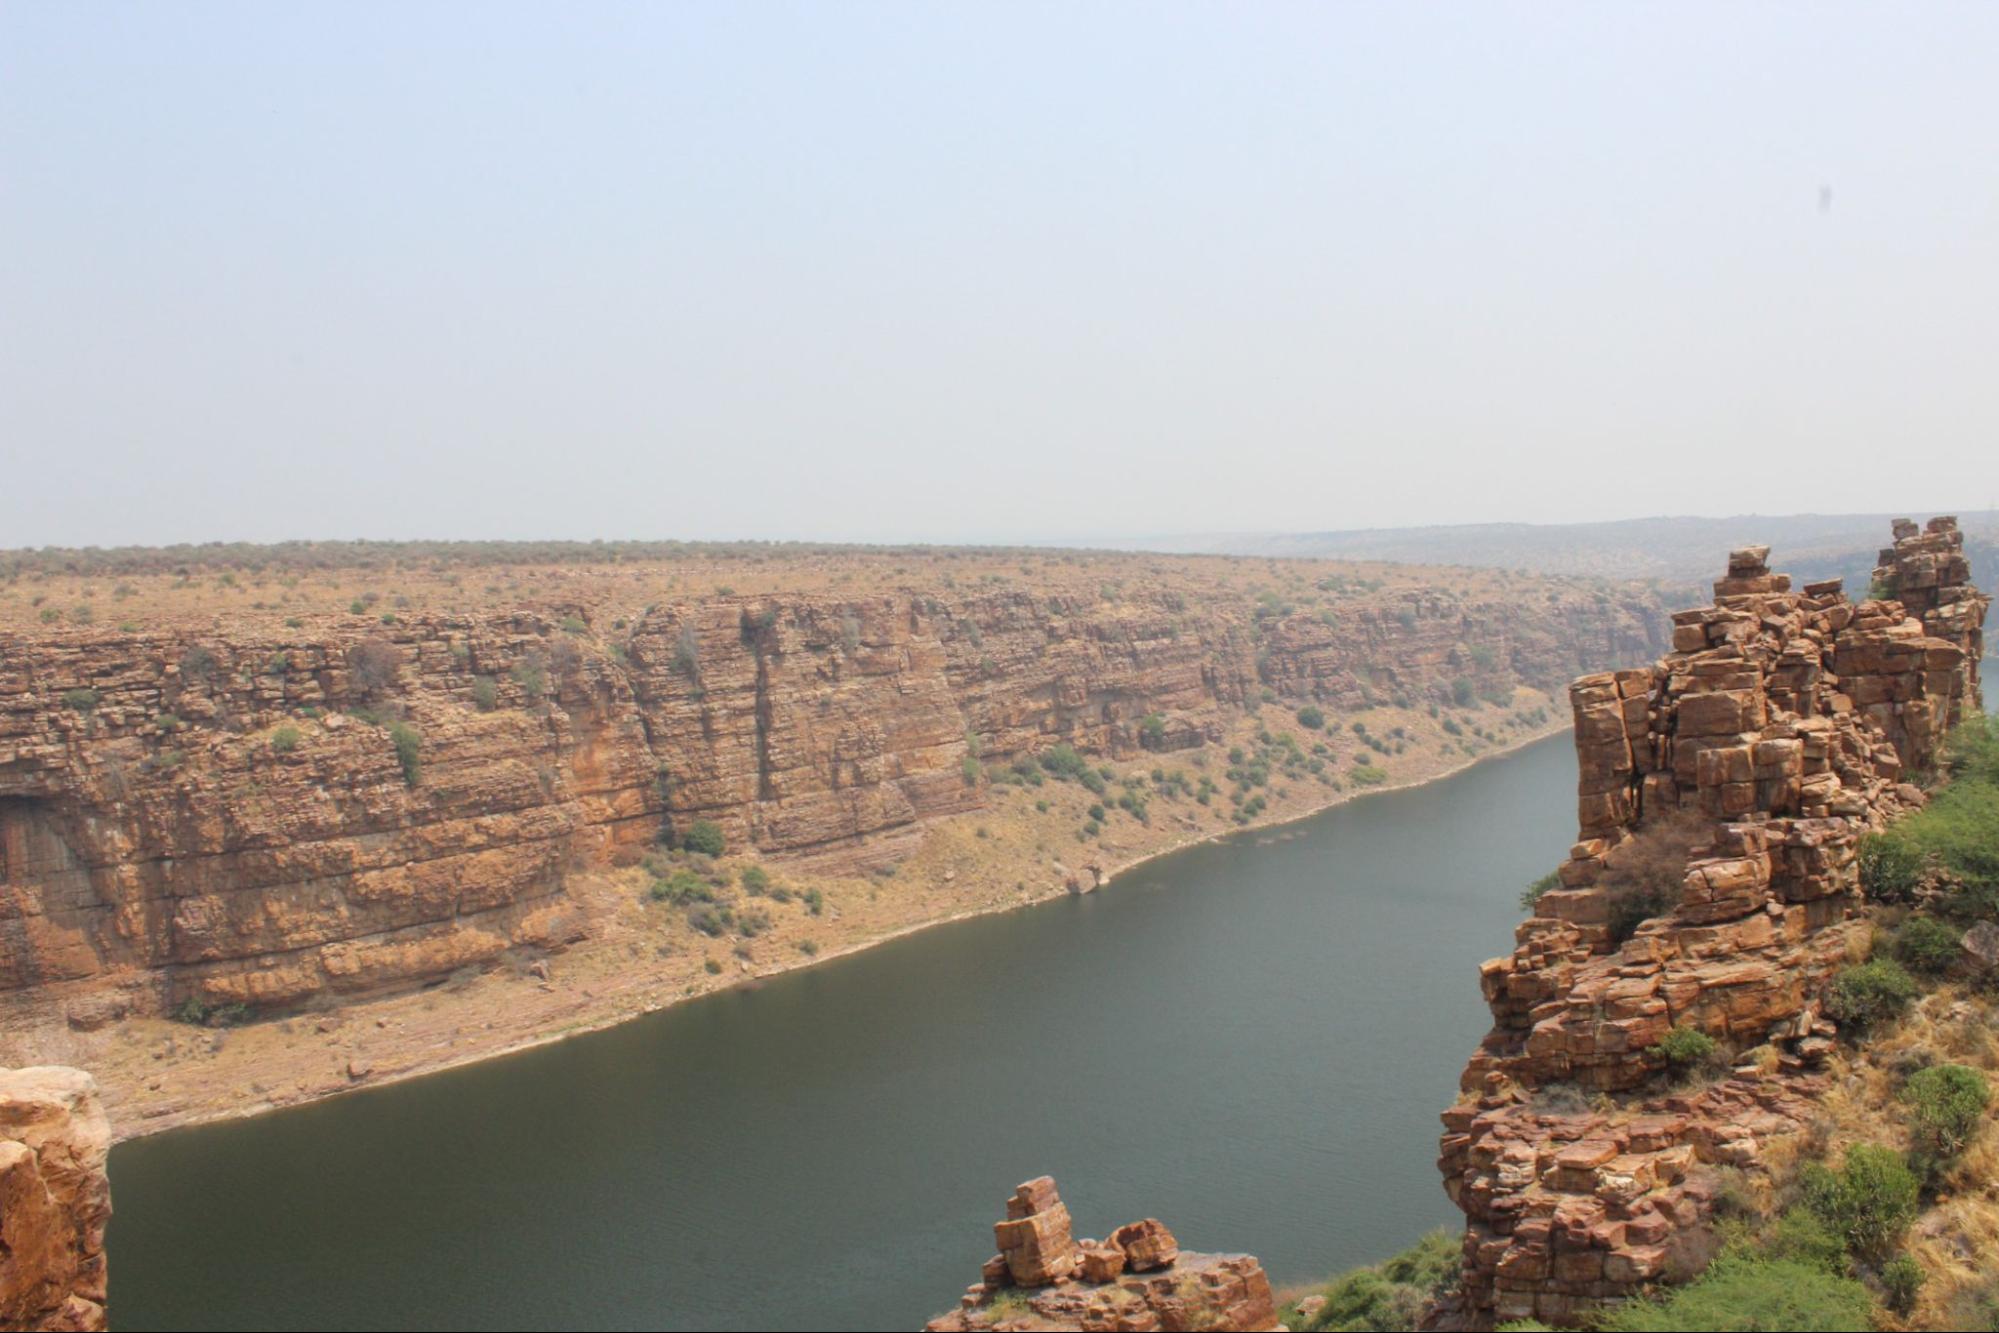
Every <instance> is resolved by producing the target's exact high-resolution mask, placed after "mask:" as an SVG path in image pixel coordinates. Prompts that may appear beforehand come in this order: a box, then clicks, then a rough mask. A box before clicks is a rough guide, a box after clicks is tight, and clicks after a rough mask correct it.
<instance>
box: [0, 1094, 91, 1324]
mask: <svg viewBox="0 0 1999 1333" xmlns="http://www.w3.org/2000/svg"><path fill="white" fill-rule="evenodd" d="M110 1147H111V1127H110V1124H109V1123H108V1122H107V1121H106V1120H105V1117H104V1111H103V1109H102V1108H101V1107H100V1106H99V1105H98V1102H97V1088H96V1085H95V1084H94V1083H92V1082H91V1080H90V1076H89V1075H87V1074H84V1073H82V1072H81V1071H79V1070H75V1069H62V1068H57V1067H55V1066H45V1067H41V1068H35V1069H0V1328H18V1329H101V1328H103V1327H104V1301H105V1281H104V1278H105V1273H104V1227H105V1224H106V1223H107V1222H108V1221H109V1220H110V1218H111V1187H110V1185H109V1184H108V1183H107V1182H106V1180H105V1176H104V1156H105V1153H106V1152H108V1151H109V1149H110Z"/></svg>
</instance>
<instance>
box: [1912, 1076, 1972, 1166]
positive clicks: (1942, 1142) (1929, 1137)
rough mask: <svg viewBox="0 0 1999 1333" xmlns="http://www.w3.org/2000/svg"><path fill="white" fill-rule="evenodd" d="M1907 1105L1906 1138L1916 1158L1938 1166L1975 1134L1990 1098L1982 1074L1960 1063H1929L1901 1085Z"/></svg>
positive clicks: (1959, 1152)
mask: <svg viewBox="0 0 1999 1333" xmlns="http://www.w3.org/2000/svg"><path fill="white" fill-rule="evenodd" d="M1902 1100H1903V1101H1904V1102H1906V1103H1908V1106H1909V1141H1910V1142H1911V1143H1912V1144H1913V1145H1914V1153H1915V1156H1916V1158H1917V1160H1918V1161H1919V1162H1920V1163H1922V1164H1923V1165H1925V1166H1928V1167H1930V1168H1931V1169H1932V1172H1933V1171H1934V1170H1935V1169H1939V1168H1941V1167H1942V1166H1944V1165H1946V1164H1948V1163H1949V1162H1951V1161H1953V1160H1955V1159H1956V1158H1957V1156H1958V1155H1959V1154H1961V1153H1962V1152H1963V1151H1964V1150H1965V1149H1966V1148H1968V1147H1970V1146H1971V1141H1972V1139H1973V1138H1975V1137H1977V1134H1978V1129H1979V1125H1980V1123H1981V1122H1982V1121H1983V1120H1984V1118H1985V1107H1986V1105H1987V1104H1988V1103H1989V1102H1990V1101H1991V1100H1992V1089H1991V1086H1990V1085H1989V1084H1988V1083H1987V1082H1986V1081H1985V1075H1984V1074H1982V1073H1980V1072H1979V1071H1978V1070H1976V1069H1970V1068H1967V1067H1966V1066H1964V1065H1931V1066H1930V1067H1929V1068H1928V1069H1919V1070H1917V1071H1916V1072H1915V1073H1913V1074H1911V1075H1909V1081H1908V1082H1907V1083H1905V1084H1903V1085H1902Z"/></svg>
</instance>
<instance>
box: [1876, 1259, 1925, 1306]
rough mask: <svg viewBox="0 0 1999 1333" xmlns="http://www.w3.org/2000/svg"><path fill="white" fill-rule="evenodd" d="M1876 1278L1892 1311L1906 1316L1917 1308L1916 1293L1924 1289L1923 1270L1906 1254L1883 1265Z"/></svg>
mask: <svg viewBox="0 0 1999 1333" xmlns="http://www.w3.org/2000/svg"><path fill="white" fill-rule="evenodd" d="M1875 1276H1876V1277H1877V1278H1879V1279H1880V1282H1881V1294H1882V1297H1883V1299H1884V1300H1885V1301H1886V1303H1887V1306H1888V1308H1889V1309H1890V1310H1892V1311H1894V1312H1895V1313H1896V1314H1898V1315H1906V1314H1908V1313H1909V1311H1911V1310H1913V1309H1915V1308H1916V1293H1917V1292H1919V1291H1921V1290H1922V1287H1923V1268H1922V1265H1921V1264H1918V1263H1917V1262H1916V1261H1915V1260H1914V1259H1911V1258H1910V1257H1909V1256H1908V1255H1906V1254H1898V1255H1896V1256H1895V1257H1894V1258H1893V1259H1890V1260H1889V1261H1888V1262H1887V1263H1885V1264H1882V1265H1881V1270H1880V1272H1878V1273H1876V1274H1875Z"/></svg>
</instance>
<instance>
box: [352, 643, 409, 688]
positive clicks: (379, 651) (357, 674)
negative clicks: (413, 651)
mask: <svg viewBox="0 0 1999 1333" xmlns="http://www.w3.org/2000/svg"><path fill="white" fill-rule="evenodd" d="M402 665H403V654H402V650H401V649H400V648H398V647H396V645H395V644H393V643H391V642H389V641H388V640H387V639H384V638H382V637H381V636H379V635H376V636H374V637H371V638H366V639H363V640H361V642H359V643H357V644H355V645H354V646H353V647H352V648H349V649H348V650H347V670H348V672H349V673H350V674H351V675H352V676H353V677H354V685H355V688H357V689H359V690H360V691H361V692H362V693H363V694H370V695H374V694H380V693H381V692H382V691H384V690H386V689H388V688H389V687H390V686H391V685H393V684H395V683H396V673H397V672H398V671H400V670H402Z"/></svg>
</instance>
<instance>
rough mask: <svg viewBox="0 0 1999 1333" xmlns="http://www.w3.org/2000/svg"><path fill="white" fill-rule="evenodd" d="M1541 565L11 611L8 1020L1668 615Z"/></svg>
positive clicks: (460, 933)
mask: <svg viewBox="0 0 1999 1333" xmlns="http://www.w3.org/2000/svg"><path fill="white" fill-rule="evenodd" d="M1527 587H1528V588H1529V589H1530V590H1531V594H1532V599H1531V600H1530V601H1528V602H1527V603H1526V604H1524V605H1511V604H1508V603H1507V602H1505V601H1502V600H1498V599H1494V600H1490V601H1478V602H1470V601H1466V600H1464V599H1462V598H1459V597H1455V596H1452V595H1451V594H1449V593H1446V592H1443V591H1437V592H1425V593H1423V594H1421V595H1415V594H1408V593H1397V594H1394V595H1389V594H1382V595H1380V596H1378V597H1371V596H1368V595H1363V594H1356V595H1354V596H1352V597H1349V598H1346V599H1345V600H1343V601H1342V602H1341V603H1340V609H1339V610H1338V611H1336V612H1335V611H1332V610H1328V611H1325V612H1323V613H1321V614H1319V615H1312V616H1307V615H1303V614H1288V613H1286V612H1285V611H1284V609H1283V608H1282V607H1271V606H1263V605H1257V604H1251V603H1243V604H1230V605H1218V604H1212V603H1210V604H1205V605H1196V604H1193V603H1192V602H1190V600H1189V599H1188V597H1186V596H1185V595H1184V594H1183V593H1182V592H1180V591H1178V590H1177V589H1176V588H1175V587H1173V586H1172V585H1171V584H1170V583H1158V584H1153V585H1149V586H1145V587H1140V586H1136V585H1127V586H1125V587H1124V588H1123V589H1122V590H1121V591H1119V592H1118V594H1117V596H1116V597H1115V598H1112V597H1109V596H1108V595H1106V596H1099V595H1098V594H1097V593H1096V592H1095V590H1094V588H1092V589H1091V590H1090V591H1088V592H1083V591H1075V590H1067V591H1058V592H1056V593H1055V594H1053V595H1031V594H1029V593H1027V592H1015V591H993V592H989V593H979V594H975V595H971V596H965V595H963V594H960V593H952V594H951V595H950V596H948V597H940V596H935V595H927V594H923V593H920V592H904V593H897V594H893V595H880V596H875V597H869V598H837V597H830V596H829V597H793V598H776V597H740V596H733V595H732V596H717V597H715V598H711V599H708V600H705V601H700V602H695V603H687V604H677V605H665V604H662V605H657V606H655V607H653V608H652V609H650V610H649V611H648V612H646V613H645V614H644V615H643V616H641V617H640V618H638V619H637V620H636V621H635V622H633V623H626V622H625V621H624V620H622V619H620V620H616V621H614V622H612V623H601V624H600V623H598V619H599V613H598V611H597V610H596V609H594V608H593V606H592V605H589V604H584V603H577V604H573V605H545V606H541V607H539V608H538V609H536V610H533V611H527V610H523V611H519V612H508V613H504V614H489V615H482V616H477V617H454V616H445V615H430V616H425V615H416V616H414V617H413V618H408V619H403V618H397V617H394V616H390V617H386V618H383V619H384V621H385V622H386V623H378V621H377V620H376V619H374V618H372V617H368V616H361V615H358V614H357V615H354V616H348V617H337V616H322V617H318V618H312V619H293V620H289V621H284V622H279V621H278V619H277V617H276V616H275V615H274V614H267V615H265V616H263V617H261V618H260V617H246V618H244V619H242V620H240V621H235V622H232V627H231V628H229V629H227V630H226V631H224V630H219V629H218V630H201V631H197V630H194V629H192V628H189V627H186V626H181V627H178V628H173V629H158V630H144V629H132V630H120V631H115V632H114V631H108V630H98V629H91V628H68V629H49V630H46V631H42V632H33V633H20V634H0V1017H5V1018H6V1019H8V1021H15V1020H20V1021H24V1022H25V1021H27V1020H28V1019H30V1018H32V1019H33V1020H34V1021H36V1022H37V1023H51V1022H53V1023H56V1024H60V1023H61V1022H62V1021H64V1019H65V1018H66V1019H67V1021H68V1022H69V1023H70V1024H71V1025H73V1026H76V1027H79V1028H92V1027H97V1026H101V1025H103V1024H105V1023H108V1022H111V1021H114V1020H115V1019H117V1018H118V1017H119V1016H120V1015H122V1014H125V1013H134V1012H136V1013H160V1012H165V1011H173V1010H177V1009H180V1008H181V1007H183V1006H185V1005H187V1004H188V1003H189V1002H190V1001H192V1002H193V1003H194V1004H195V1005H197V1006H201V1007H206V1008H211V1009H212V1008H215V1007H218V1006H233V1005H244V1006H248V1007H250V1008H251V1009H265V1008H280V1007H285V1006H292V1005H296V1004H299V1003H301V1002H302V1001H305V1000H307V999H311V998H314V997H319V996H324V995H334V996H341V995H353V994H360V993H366V992H372V991H380V990H383V989H388V988H394V987H399V986H405V985H408V984H411V983H413V982H417V981H422V980H427V979H434V978H440V977H443V976H445V975H447V974H450V973H452V972H453V971H455V970H457V969H460V968H463V967H467V966H471V965H484V964H488V963H490V962H492V961H493V960H494V959H495V958H497V957H498V956H499V955H501V954H502V953H504V952H505V951H507V950H510V949H519V948H525V949H535V950H540V949H555V948H560V947H562V946H563V945H564V944H566V943H569V942H573V941H574V940H576V939H577V938H579V936H581V935H582V934H583V933H585V932H586V931H587V930H588V928H589V924H588V921H587V920H586V918H585V917H584V915H583V913H582V912H581V911H580V910H579V907H578V904H577V902H576V901H575V900H574V899H573V898H572V896H571V895H570V894H569V892H568V891H567V889H566V887H565V884H566V879H567V877H568V876H569V874H570V873H571V872H572V871H574V870H575V869H577V868H579V867H597V866H604V865H607V864H615V863H618V862H620V861H624V860H629V859H634V858H636V857H637V855H638V854H639V853H640V852H641V850H642V849H643V848H645V847H646V846H648V845H649V844H651V843H652V841H653V840H654V839H655V837H656V836H657V835H658V834H659V833H660V832H661V830H662V828H663V827H665V828H678V829H685V828H686V827H687V826H688V825H689V824H690V823H691V822H692V821H694V820H696V819H706V820H713V821H715V822H716V823H718V824H719V825H720V826H721V827H722V829H723V830H724V831H725V833H726V835H727V837H728V839H729V842H730V845H731V846H733V847H738V848H742V847H754V848H755V849H756V850H758V851H759V852H761V853H763V854H765V855H769V856H790V857H805V858H815V859H817V860H819V861H820V862H822V863H824V864H825V865H826V866H828V867H832V868H838V869H841V870H846V871H851V870H855V869H859V868H864V867H867V866H870V865H874V864H878V863H881V862H885V861H891V860H894V859H896V858H898V857H899V856H900V855H902V854H903V853H905V852H906V851H907V850H909V848H910V845H911V843H912V841H913V840H914V839H915V838H916V837H917V836H918V835H919V834H920V832H921V830H922V829H923V828H924V827H925V825H926V823H927V822H928V821H931V820H934V819H937V818H939V817H943V816H948V815H951V814H954V813H958V812H962V811H965V810H969V809H973V808H976V807H977V806H979V805H980V804H981V802H982V801H983V800H984V799H985V793H984V791H983V789H982V788H981V787H980V786H979V785H977V784H976V783H973V782H968V781H967V778H966V764H967V760H968V759H969V758H970V757H971V756H972V754H973V751H974V748H975V747H976V750H977V753H978V754H979V756H980V757H981V758H983V759H984V760H985V761H987V762H992V761H1001V762H1003V761H1005V760H1007V759H1009V758H1012V757H1014V756H1018V755H1023V754H1028V753H1034V752H1038V751H1041V750H1044V749H1045V748H1047V747H1048V746H1050V745H1052V744H1054V743H1055V742H1058V741H1066V742H1068V743H1070V744H1073V745H1075V746H1077V747H1078V748H1080V749H1083V750H1085V751H1087V752H1092V753H1098V754H1104V755H1121V756H1129V755H1133V754H1136V753H1137V752H1139V751H1140V750H1141V749H1143V748H1146V747H1151V748H1155V749H1159V748H1173V747H1183V746H1187V745H1192V744H1197V743H1199V742H1201V741H1202V740H1204V739H1208V738H1211V737H1215V736H1219V735H1221V734H1222V733H1223V731H1224V730H1225V729H1226V726H1227V725H1228V723H1229V722H1230V721H1231V720H1232V719H1233V718H1234V717H1235V716H1236V714H1237V710H1239V709H1240V708H1241V707H1242V705H1243V704H1244V703H1245V701H1247V700H1249V699H1250V698H1251V697H1252V696H1253V695H1260V693H1261V692H1262V691H1264V690H1271V691H1275V692H1277V693H1279V694H1282V695H1288V696H1291V697H1295V698H1299V699H1303V698H1316V699H1320V700H1322V701H1323V702H1325V703H1326V704H1327V705H1328V706H1331V707H1343V706H1348V705H1358V704H1361V703H1363V702H1366V701H1368V700H1371V699H1383V700H1385V699H1388V698H1390V697H1400V698H1405V699H1408V700H1411V701H1420V700H1426V699H1440V700H1448V699H1449V697H1450V695H1451V689H1452V685H1453V683H1454V682H1455V681H1456V679H1457V678H1458V677H1460V676H1467V677H1476V678H1477V680H1478V681H1479V682H1480V684H1481V685H1482V686H1483V685H1486V684H1501V685H1503V684H1505V683H1507V682H1511V681H1513V680H1527V681H1536V682H1541V681H1546V680H1549V679H1553V678H1556V677H1560V676H1565V675H1568V674H1571V673H1572V672H1573V671H1575V670H1577V669H1580V668H1587V667H1592V666H1597V665H1602V664H1604V663H1606V662H1608V661H1614V660H1617V659H1618V658H1620V657H1629V656H1632V655H1635V654H1636V653H1638V652H1642V651H1648V645H1649V644H1650V642H1651V640H1652V638H1653V637H1654V635H1655V633H1656V631H1655V629H1654V627H1653V624H1652V623H1651V620H1650V617H1649V612H1650V606H1649V604H1648V603H1647V602H1646V601H1645V600H1644V598H1643V596H1642V595H1639V594H1632V595H1631V596H1629V597H1626V598H1622V599H1619V598H1612V597H1609V596H1607V595H1604V594H1600V593H1588V592H1583V591H1581V590H1577V589H1575V588H1573V587H1570V588H1548V587H1544V586H1543V585H1541V584H1536V583H1530V584H1528V585H1527ZM939 591H940V592H949V590H948V589H940V590H939ZM604 619H609V617H604ZM1148 718H1156V721H1155V722H1154V723H1153V724H1152V725H1150V726H1148V727H1145V728H1144V729H1143V730H1142V729H1141V724H1142V723H1145V722H1146V720H1147V719H1148Z"/></svg>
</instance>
